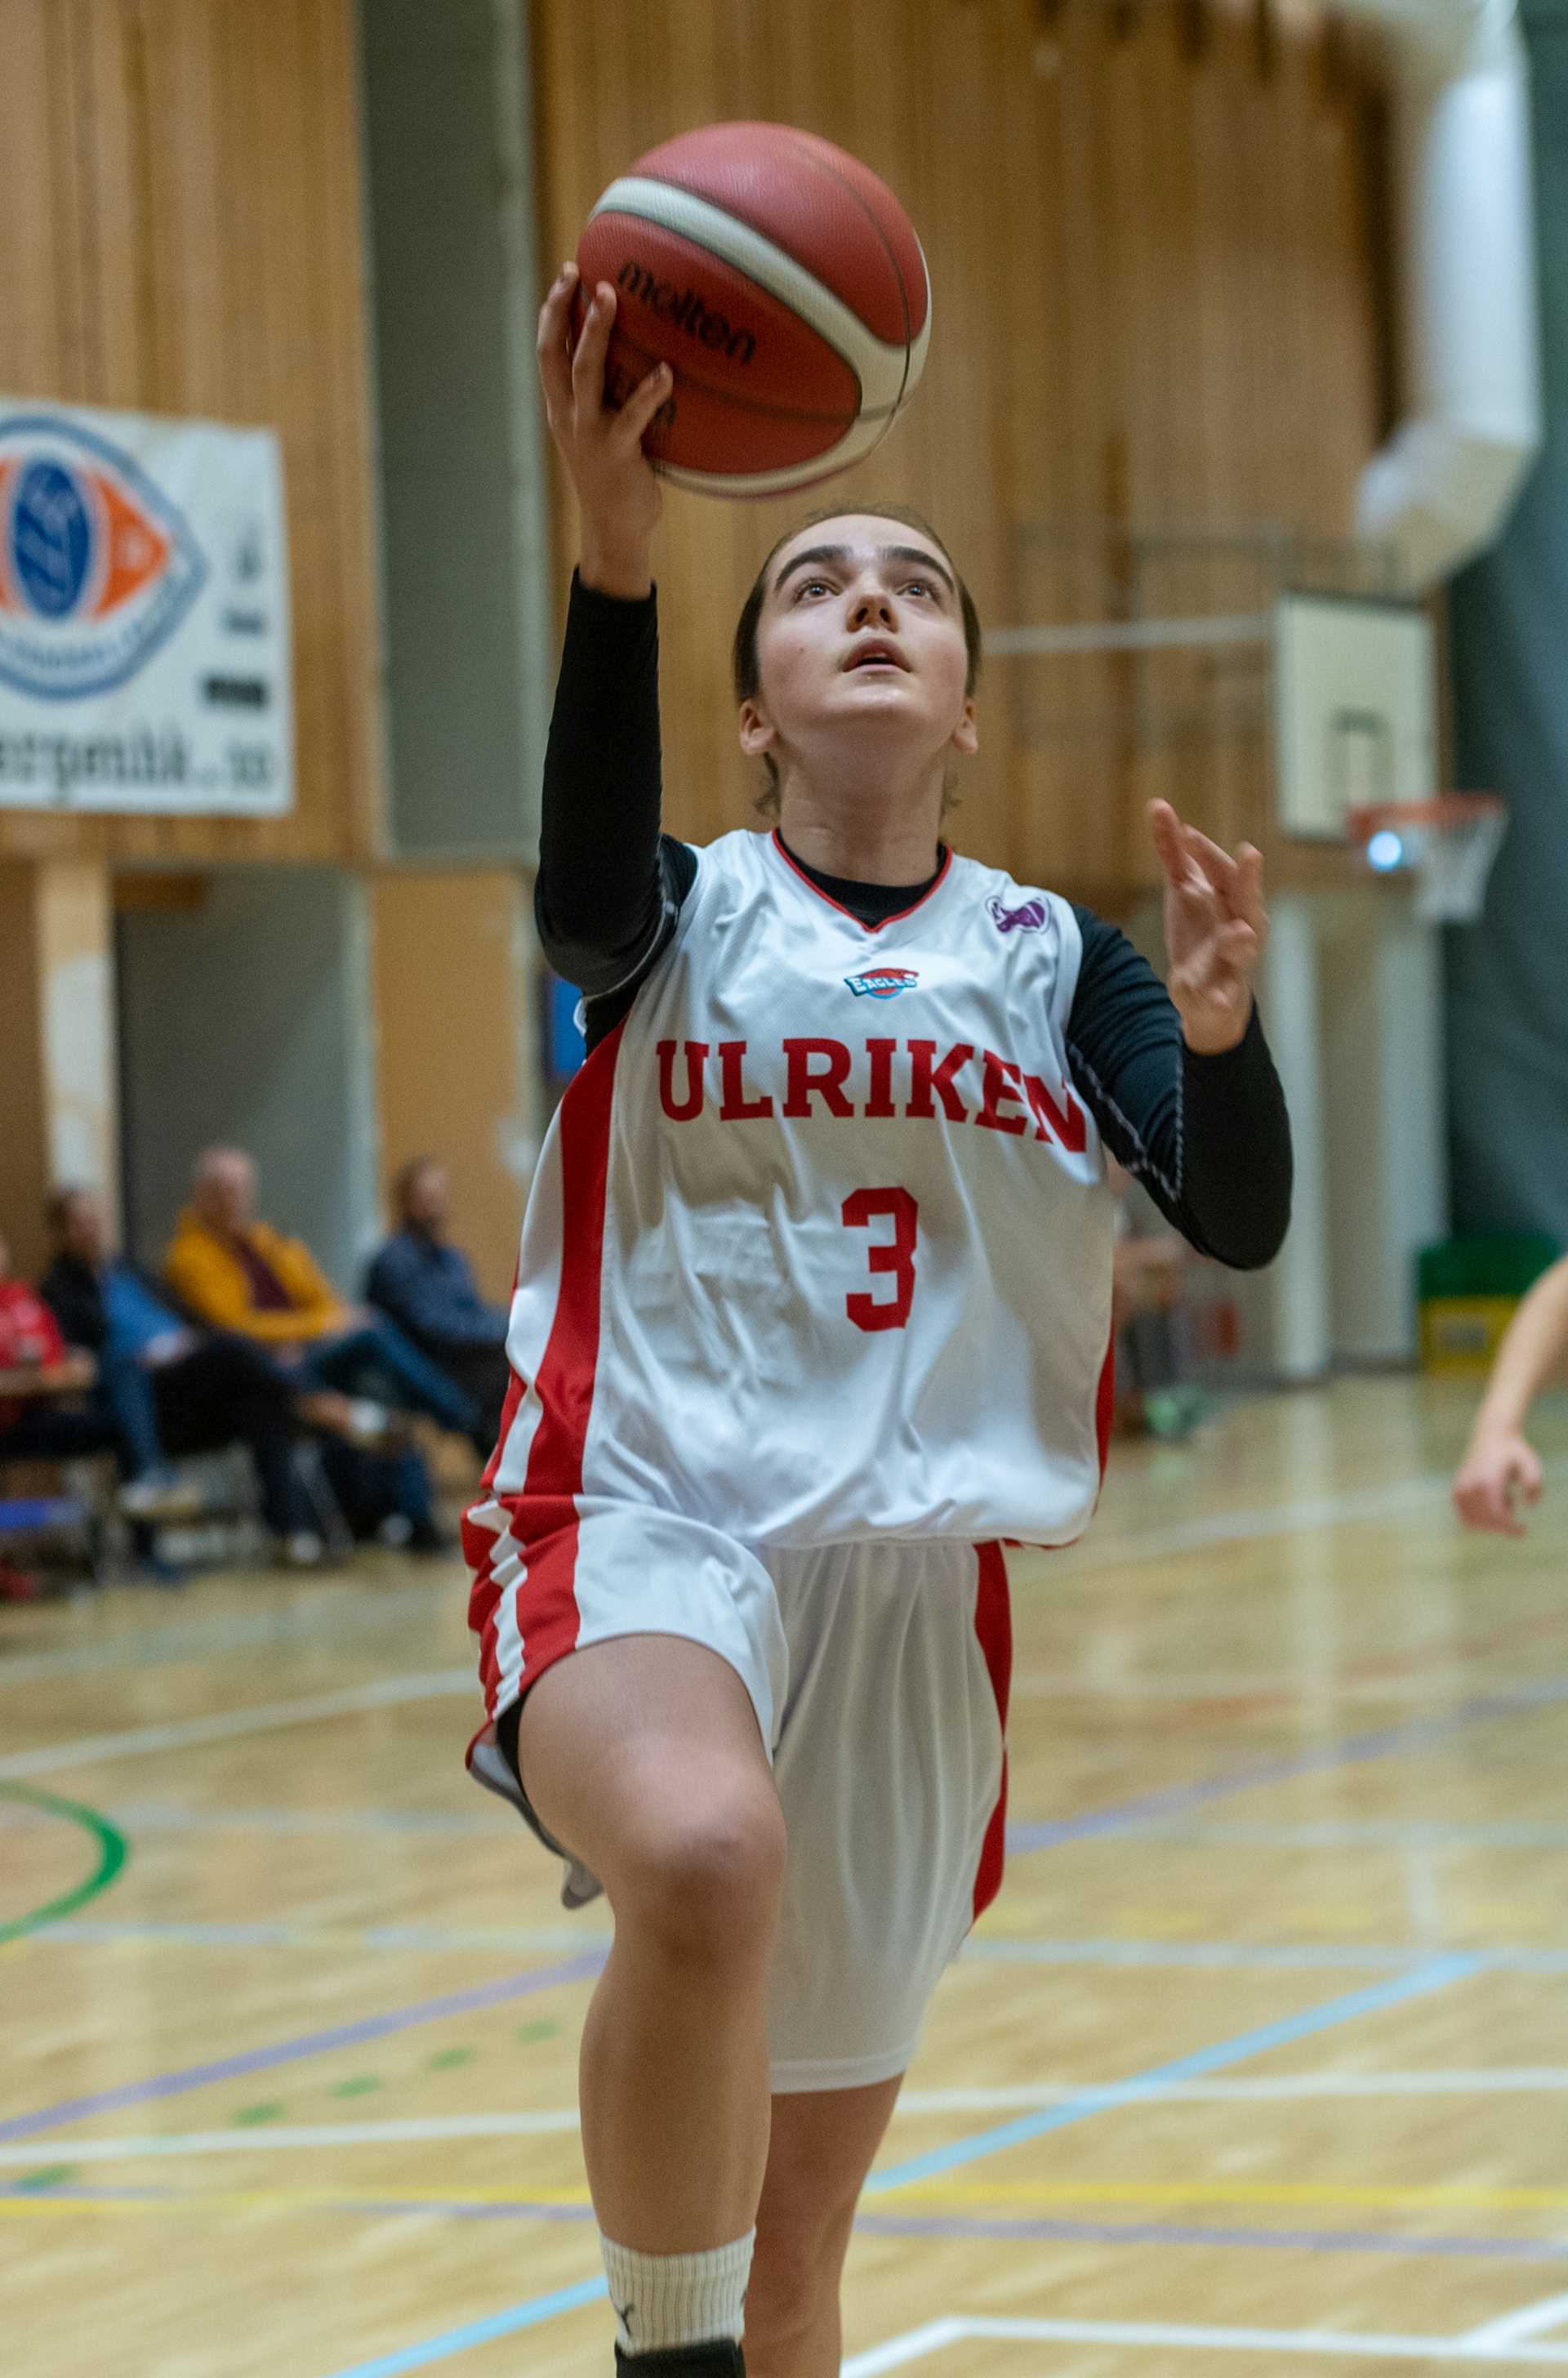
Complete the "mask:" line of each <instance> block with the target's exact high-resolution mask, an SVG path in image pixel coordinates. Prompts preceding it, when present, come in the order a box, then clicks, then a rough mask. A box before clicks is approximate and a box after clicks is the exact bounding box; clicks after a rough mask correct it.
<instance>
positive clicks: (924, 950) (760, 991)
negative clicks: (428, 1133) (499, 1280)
mask: <svg viewBox="0 0 1568 2378" xmlns="http://www.w3.org/2000/svg"><path fill="white" fill-rule="evenodd" d="M1081 956H1082V942H1081V938H1080V934H1079V931H1078V925H1077V920H1076V919H1075V918H1074V916H1073V914H1072V910H1071V907H1069V905H1068V904H1067V903H1066V902H1065V901H1064V900H1061V899H1059V898H1058V897H1057V896H1056V895H1054V894H1051V893H1045V892H1036V891H1030V890H1028V889H1025V888H1022V887H1020V886H1019V885H1018V884H1016V883H1013V882H1012V881H1011V879H1010V878H1009V877H1008V876H1006V875H1004V874H1000V873H998V872H996V871H994V870H992V869H989V868H986V867H982V866H980V865H978V864H977V863H976V861H975V860H973V859H959V858H953V857H950V858H949V859H948V861H947V864H946V865H945V867H944V868H943V871H942V872H941V874H940V877H939V879H938V881H937V883H935V884H934V885H933V886H932V888H931V890H930V891H929V892H928V894H927V895H925V897H924V898H923V899H922V900H920V901H919V902H917V904H916V906H915V907H913V908H911V909H908V910H907V911H905V912H904V914H903V915H902V916H897V917H893V918H892V919H889V920H888V922H887V923H885V924H883V925H880V926H878V927H875V928H868V927H866V926H864V925H862V924H860V923H859V922H858V921H857V920H856V919H855V918H854V917H852V916H851V915H850V914H849V912H848V911H847V910H846V909H844V908H842V907H839V906H838V905H837V903H836V902H834V901H833V900H832V899H830V898H829V897H828V896H827V895H825V894H823V893H821V892H820V891H819V890H818V889H817V887H816V886H815V885H814V884H813V883H811V882H810V881H809V879H808V877H806V876H805V875H804V874H802V873H801V872H800V871H799V870H798V869H797V868H796V866H795V865H794V863H793V861H792V860H791V859H790V858H789V855H788V853H787V852H786V851H785V850H784V846H783V845H782V843H781V842H780V841H779V840H778V838H777V836H765V835H756V834H750V833H736V834H729V835H724V836H723V837H722V839H721V840H719V841H718V842H715V843H713V844H712V845H710V846H709V847H707V848H706V849H704V850H702V851H700V853H699V855H698V869H697V879H696V883H695V884H694V885H693V887H692V890H691V891H690V893H689V894H688V897H687V900H686V903H685V906H684V907H683V908H682V911H681V915H680V919H679V924H678V927H677V930H676V935H675V938H674V940H673V942H672V943H671V944H670V946H669V948H668V949H667V950H666V951H665V952H664V955H663V956H662V957H661V958H660V959H659V961H658V963H657V965H656V966H655V967H654V968H653V971H652V974H651V975H650V977H649V978H648V979H647V980H646V981H645V982H644V983H643V984H642V986H641V988H640V991H639V992H638V994H637V998H636V1001H635V1003H634V1004H633V1006H632V1008H631V1011H630V1013H629V1015H628V1016H627V1017H626V1019H625V1020H624V1022H623V1023H622V1024H620V1025H619V1026H617V1027H616V1029H615V1030H614V1031H613V1032H611V1033H610V1034H609V1035H608V1036H607V1037H606V1038H605V1039H604V1040H603V1041H602V1042H601V1043H600V1044H599V1046H598V1047H597V1048H595V1049H594V1050H593V1051H592V1054H591V1055H590V1057H589V1059H588V1061H587V1063H586V1064H585V1065H584V1067H583V1069H582V1071H581V1074H580V1075H578V1077H577V1079H576V1080H575V1081H574V1082H573V1083H572V1085H571V1087H570V1088H569V1091H568V1092H567V1095H566V1097H565V1099H563V1100H562V1102H561V1106H560V1109H559V1111H557V1116H556V1118H555V1121H554V1123H553V1124H552V1126H551V1129H550V1134H549V1137H548V1139H547V1141H546V1144H545V1150H544V1153H543V1155H542V1157H541V1159H540V1164H539V1169H538V1172H537V1175H536V1177H535V1181H534V1184H533V1195H532V1196H531V1198H530V1200H529V1207H528V1214H527V1219H526V1221H525V1223H524V1227H523V1234H522V1251H521V1266H520V1271H519V1279H518V1286H517V1290H516V1293H515V1295H514V1298H513V1302H512V1309H511V1326H510V1330H509V1339H508V1351H509V1356H510V1360H511V1363H512V1368H513V1371H514V1373H515V1374H516V1377H515V1380H514V1386H513V1390H512V1395H511V1397H510V1399H509V1405H508V1417H507V1420H506V1423H505V1424H504V1427H503V1434H502V1440H501V1445H500V1447H499V1450H498V1454H497V1464H496V1470H495V1477H494V1487H495V1491H496V1493H497V1495H501V1496H505V1497H508V1498H517V1500H518V1505H519V1508H518V1511H517V1515H516V1521H514V1529H513V1532H514V1533H515V1534H517V1535H519V1536H521V1537H522V1538H524V1539H525V1540H528V1539H532V1540H533V1541H537V1540H538V1538H539V1536H540V1535H541V1534H542V1533H545V1532H548V1531H551V1530H552V1529H554V1528H557V1527H563V1526H570V1525H572V1524H574V1522H575V1519H576V1518H578V1517H581V1515H583V1514H584V1513H585V1512H586V1511H587V1509H588V1508H589V1507H591V1506H603V1505H604V1504H605V1503H611V1504H618V1505H628V1504H629V1505H632V1506H642V1507H647V1506H652V1507H656V1508H658V1509H662V1510H668V1511H676V1512H679V1513H682V1514H684V1515H686V1516H687V1517H688V1518H691V1519H698V1520H701V1521H705V1522H707V1523H709V1524H711V1525H712V1526H713V1527H715V1528H717V1529H720V1530H723V1531H724V1532H725V1533H726V1534H729V1535H733V1536H737V1537H740V1538H742V1539H744V1540H745V1541H747V1542H749V1543H756V1544H759V1545H776V1546H786V1545H820V1544H828V1543H844V1542H849V1541H854V1540H856V1539H859V1538H863V1537H870V1536H883V1535H892V1536H951V1537H958V1538H963V1539H964V1540H966V1541H968V1542H975V1541H977V1540H981V1539H989V1538H993V1537H1012V1538H1017V1539H1020V1540H1023V1541H1026V1542H1032V1543H1047V1544H1049V1543H1067V1542H1069V1541H1070V1540H1071V1538H1072V1537H1074V1536H1076V1535H1077V1534H1078V1533H1079V1532H1080V1531H1081V1530H1082V1529H1083V1526H1084V1524H1085V1522H1086V1520H1087V1519H1088V1517H1089V1515H1090V1512H1091V1511H1092V1509H1093V1507H1094V1504H1095V1496H1096V1495H1097V1493H1098V1489H1099V1482H1100V1475H1101V1470H1102V1467H1103V1461H1104V1448H1105V1437H1106V1432H1107V1425H1108V1418H1109V1363H1108V1343H1109V1336H1110V1292H1111V1217H1112V1201H1111V1199H1110V1196H1109V1195H1108V1194H1107V1189H1106V1186H1105V1183H1104V1168H1103V1164H1102V1159H1101V1152H1100V1143H1099V1135H1098V1133H1097V1132H1096V1130H1095V1123H1094V1119H1093V1117H1092V1116H1091V1115H1090V1114H1089V1112H1088V1111H1087V1110H1086V1108H1085V1107H1084V1105H1083V1101H1082V1100H1081V1099H1080V1098H1079V1097H1078V1096H1077V1094H1076V1092H1075V1091H1074V1089H1073V1087H1072V1085H1071V1080H1070V1079H1069V1070H1068V1062H1067V1051H1066V1045H1065V1034H1066V1028H1067V1018H1068V1014H1069V1011H1070V1009H1071V1003H1072V994H1073V989H1074V986H1075V984H1076V981H1077V978H1078V968H1079V964H1080V959H1081ZM517 1522H521V1524H517Z"/></svg>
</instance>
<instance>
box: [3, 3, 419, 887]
mask: <svg viewBox="0 0 1568 2378" xmlns="http://www.w3.org/2000/svg"><path fill="white" fill-rule="evenodd" d="M0 58H3V59H4V61H5V65H4V70H3V72H0V157H4V158H5V161H6V204H5V206H4V208H0V391H3V392H4V393H5V394H6V395H10V396H24V397H25V396H37V397H50V398H54V399H56V400H58V401H61V402H75V403H83V404H95V405H104V406H109V407H117V408H121V409H124V410H126V411H132V412H150V413H168V414H193V415H197V416H199V417H203V418H207V419H211V420H218V421H233V422H237V423H258V424H265V425H268V426H273V427H276V428H277V430H278V431H279V433H280V435H281V438H282V444H283V457H284V467H285V473H286V481H287V487H288V502H289V537H290V547H291V558H292V564H293V571H292V574H293V619H294V649H295V680H294V695H295V708H296V734H297V778H298V799H297V806H296V808H295V810H294V812H293V815H291V816H289V817H287V818H281V819H276V820H271V819H267V820H262V819H256V820H249V819H244V820H242V819H233V820H220V821H215V820H211V819H177V820H176V819H125V818H115V819H104V818H60V817H54V816H51V815H47V814H42V813H39V812H34V811H9V810H0V858H4V857H6V856H18V855H21V854H24V853H25V854H27V855H30V856H32V855H39V856H45V855H61V856H65V855H75V856H78V857H91V858H101V859H108V860H111V861H121V860H124V861H137V860H156V861H159V862H162V863H177V862H179V861H182V860H189V861H208V860H214V859H346V858H351V857H356V856H362V855H365V854H366V853H367V852H368V851H369V850H370V849H371V847H372V846H373V843H374V840H375V823H376V819H377V816H378V814H379V798H380V759H379V743H378V735H377V722H378V707H377V705H378V684H377V672H378V661H377V611H376V600H375V591H374V570H373V559H372V555H373V544H372V527H371V522H372V489H371V478H370V469H369V450H370V440H369V427H368V410H367V396H366V383H365V309H364V298H363V291H364V285H365V267H364V257H363V243H362V236H361V214H360V167H359V126H358V114H357V101H356V72H357V69H356V61H355V38H354V13H353V0H0Z"/></svg>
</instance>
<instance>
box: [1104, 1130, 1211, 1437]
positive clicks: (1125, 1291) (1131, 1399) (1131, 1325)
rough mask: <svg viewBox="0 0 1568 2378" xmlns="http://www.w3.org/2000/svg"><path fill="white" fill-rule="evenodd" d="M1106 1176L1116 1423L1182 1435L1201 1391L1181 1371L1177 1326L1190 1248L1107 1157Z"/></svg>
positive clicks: (1199, 1410)
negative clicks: (1112, 1233) (1111, 1231)
mask: <svg viewBox="0 0 1568 2378" xmlns="http://www.w3.org/2000/svg"><path fill="white" fill-rule="evenodd" d="M1106 1177H1107V1183H1109V1185H1110V1187H1111V1188H1112V1189H1113V1190H1116V1191H1118V1192H1119V1193H1120V1198H1121V1202H1120V1204H1119V1207H1118V1208H1117V1215H1116V1242H1115V1246H1114V1249H1113V1253H1112V1272H1111V1328H1112V1331H1113V1333H1114V1335H1115V1339H1116V1370H1115V1378H1116V1424H1117V1426H1118V1427H1119V1429H1122V1430H1123V1431H1125V1432H1126V1433H1127V1434H1128V1435H1150V1436H1163V1437H1181V1436H1185V1435H1188V1434H1189V1432H1190V1431H1191V1429H1192V1427H1193V1426H1194V1425H1195V1423H1197V1422H1198V1420H1199V1419H1201V1418H1202V1416H1203V1395H1202V1394H1201V1392H1200V1391H1199V1390H1198V1389H1197V1388H1196V1387H1193V1386H1192V1385H1191V1382H1190V1381H1188V1380H1185V1379H1183V1377H1182V1375H1181V1359H1180V1351H1179V1336H1178V1331H1177V1327H1176V1315H1177V1310H1178V1308H1179V1305H1180V1303H1181V1298H1182V1291H1183V1284H1184V1279H1185V1275H1186V1273H1187V1270H1188V1267H1189V1266H1190V1265H1191V1260H1192V1254H1191V1248H1190V1247H1189V1246H1188V1244H1187V1242H1186V1241H1185V1240H1184V1239H1181V1238H1179V1237H1178V1236H1177V1235H1176V1233H1175V1232H1174V1231H1167V1230H1165V1229H1163V1228H1161V1227H1160V1225H1159V1221H1158V1218H1157V1216H1155V1212H1154V1208H1153V1207H1151V1206H1150V1204H1149V1202H1148V1200H1147V1198H1146V1197H1145V1196H1144V1195H1143V1192H1142V1191H1140V1190H1137V1188H1136V1184H1135V1183H1133V1181H1132V1179H1131V1175H1130V1174H1129V1173H1127V1172H1126V1171H1123V1169H1122V1167H1121V1166H1120V1165H1119V1164H1118V1163H1117V1162H1116V1160H1115V1159H1114V1158H1108V1159H1107V1174H1106Z"/></svg>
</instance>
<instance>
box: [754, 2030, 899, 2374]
mask: <svg viewBox="0 0 1568 2378" xmlns="http://www.w3.org/2000/svg"><path fill="white" fill-rule="evenodd" d="M903 2077H904V2076H903V2075H902V2073H901V2074H900V2075H899V2076H898V2078H897V2079H896V2080H892V2081H879V2082H877V2083H876V2084H874V2085H873V2086H872V2087H870V2088H867V2089H817V2090H812V2091H811V2092H809V2094H806V2095H794V2094H792V2095H790V2096H781V2097H775V2098H774V2099H773V2118H772V2139H771V2142H770V2144H769V2148H768V2169H767V2174H766V2177H765V2178H764V2180H763V2182H762V2202H761V2205H760V2208H759V2211H758V2215H757V2250H756V2253H755V2255H754V2256H753V2259H752V2264H751V2288H750V2292H749V2294H748V2297H747V2300H746V2367H747V2372H748V2378H838V2369H839V2357H840V2354H841V2352H842V2350H843V2335H842V2328H841V2324H840V2319H839V2288H840V2282H841V2280H842V2278H843V2275H844V2255H845V2253H846V2252H847V2251H848V2248H849V2236H850V2230H851V2228H853V2226H854V2221H855V2207H856V2203H857V2202H858V2200H859V2196H860V2191H861V2189H862V2188H863V2187H864V2185H865V2181H866V2175H867V2173H868V2171H869V2170H870V2168H871V2162H872V2158H873V2157H874V2156H875V2155H876V2152H877V2149H878V2147H879V2146H880V2144H881V2140H882V2134H883V2132H885V2131H886V2129H887V2126H888V2123H889V2120H891V2118H892V2109H893V2105H894V2102H895V2100H896V2099H897V2096H898V2093H899V2090H900V2088H901V2086H902V2085H903Z"/></svg>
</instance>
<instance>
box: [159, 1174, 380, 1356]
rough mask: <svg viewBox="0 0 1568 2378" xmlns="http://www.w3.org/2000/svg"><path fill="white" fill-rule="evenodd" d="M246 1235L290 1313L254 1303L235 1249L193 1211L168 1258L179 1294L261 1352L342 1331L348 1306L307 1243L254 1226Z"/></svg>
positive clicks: (166, 1266)
mask: <svg viewBox="0 0 1568 2378" xmlns="http://www.w3.org/2000/svg"><path fill="white" fill-rule="evenodd" d="M245 1236H246V1238H247V1239H248V1240H249V1242H250V1244H251V1246H252V1247H253V1248H254V1249H255V1251H256V1253H257V1255H259V1256H260V1257H261V1259H262V1261H263V1262H264V1263H265V1264H266V1265H267V1266H268V1267H269V1269H270V1270H272V1271H274V1272H276V1274H277V1275H278V1278H279V1279H280V1280H281V1283H282V1285H283V1287H284V1288H285V1289H286V1290H287V1291H288V1294H289V1310H288V1311H287V1312H286V1313H284V1312H279V1311H273V1310H272V1309H271V1308H269V1307H267V1306H259V1307H258V1306H257V1305H256V1304H254V1303H252V1302H251V1287H250V1279H249V1277H248V1275H247V1273H246V1271H245V1266H244V1264H243V1263H241V1261H240V1259H239V1257H238V1256H237V1255H235V1253H234V1250H233V1245H232V1244H231V1243H230V1242H229V1240H228V1239H227V1238H226V1237H225V1236H224V1235H223V1234H222V1232H221V1231H214V1230H211V1229H209V1226H208V1224H207V1223H205V1222H204V1221H203V1220H202V1219H201V1218H200V1216H199V1215H198V1214H197V1213H196V1212H194V1211H193V1210H192V1208H191V1207H188V1206H187V1207H186V1210H185V1212H184V1213H183V1214H182V1215H181V1216H180V1219H179V1221H178V1223H177V1225H176V1226H175V1230H174V1237H173V1239H172V1240H171V1241H170V1243H169V1252H168V1254H167V1255H165V1257H164V1258H163V1274H164V1278H165V1279H167V1280H168V1283H169V1285H170V1287H171V1288H172V1289H173V1290H174V1293H175V1294H176V1295H177V1296H178V1297H180V1298H181V1299H182V1300H183V1302H184V1303H186V1304H188V1305H189V1306H190V1308H191V1310H192V1311H193V1312H195V1313H199V1314H200V1315H202V1317H203V1319H204V1320H207V1321H210V1322H211V1323H212V1324H213V1326H214V1327H216V1328H219V1329H238V1330H241V1331H243V1332H244V1334H245V1336H246V1337H247V1338H257V1339H260V1340H261V1342H262V1344H263V1345H268V1346H276V1345H280V1344H287V1343H291V1342H292V1341H293V1340H294V1339H301V1338H324V1337H326V1336H327V1334H328V1333H329V1331H330V1330H333V1329H341V1327H342V1326H343V1324H344V1322H345V1321H346V1320H347V1318H348V1310H347V1307H346V1306H345V1305H344V1304H343V1303H341V1300H340V1298H339V1296H338V1293H337V1291H336V1290H335V1289H334V1288H333V1286H332V1283H331V1281H330V1280H329V1279H328V1278H327V1276H326V1274H325V1273H324V1272H323V1271H322V1269H321V1267H320V1266H319V1265H318V1264H317V1261H316V1258H315V1256H314V1255H312V1254H311V1252H310V1250H309V1248H308V1247H307V1246H305V1243H303V1241H301V1240H299V1239H285V1238H284V1237H283V1235H282V1233H281V1231H275V1230H273V1229H272V1228H271V1226H270V1224H269V1223H267V1222H253V1223H252V1224H251V1226H250V1229H249V1230H248V1231H246V1233H245Z"/></svg>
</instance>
